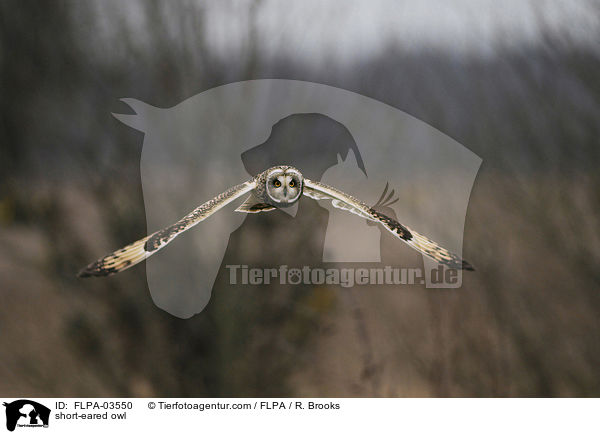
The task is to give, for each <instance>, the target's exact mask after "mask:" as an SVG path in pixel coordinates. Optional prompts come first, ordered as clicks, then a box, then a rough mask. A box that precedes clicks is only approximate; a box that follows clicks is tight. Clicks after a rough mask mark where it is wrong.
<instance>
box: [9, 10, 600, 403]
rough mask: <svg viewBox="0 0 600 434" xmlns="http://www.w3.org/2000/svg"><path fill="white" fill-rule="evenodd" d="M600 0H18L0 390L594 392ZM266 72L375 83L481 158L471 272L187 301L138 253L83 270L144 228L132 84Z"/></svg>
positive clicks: (198, 81)
mask: <svg viewBox="0 0 600 434" xmlns="http://www.w3.org/2000/svg"><path fill="white" fill-rule="evenodd" d="M599 6H600V4H599V3H598V2H597V1H585V0H581V1H577V2H566V1H565V2H563V1H558V0H555V1H550V0H548V1H542V2H538V1H533V0H528V1H517V0H511V1H508V2H501V3H498V2H493V1H492V0H484V1H478V2H474V1H471V2H469V1H466V0H462V1H461V0H455V1H441V0H440V1H438V0H428V1H422V2H407V1H400V2H367V1H356V2H341V1H331V2H327V3H324V2H317V1H314V0H311V1H304V2H299V1H297V2H287V3H282V2H276V1H274V0H271V1H266V0H265V1H223V2H211V3H209V2H200V1H178V2H168V3H167V2H158V1H141V0H139V1H138V0H133V1H128V2H119V1H116V0H112V1H102V2H100V1H89V2H76V1H59V2H52V3H34V2H18V1H3V2H2V3H1V5H0V24H1V25H0V65H1V67H0V79H1V82H2V95H1V97H0V107H1V109H0V113H1V119H2V120H1V123H0V126H1V127H0V134H1V135H0V152H1V153H0V291H1V296H2V302H1V303H0V366H2V369H1V370H0V395H2V396H28V397H36V396H38V397H39V396H132V397H142V396H190V397H191V396H216V397H220V396H270V397H275V396H332V397H333V396H364V397H368V396H378V397H384V396H390V397H392V396H394V397H395V396H476V397H480V396H486V397H487V396H510V397H529V396H544V397H553V396H598V395H600V374H599V372H598V366H600V345H599V342H600V267H598V263H599V261H600V235H599V231H598V229H599V227H598V217H599V215H600V172H599V171H598V169H597V165H598V163H599V162H600V158H599V157H600V143H599V140H598V136H599V132H600V131H599V130H600V45H599V44H598V41H599V40H600V9H599ZM258 78H286V79H295V80H305V81H313V82H318V83H323V84H327V85H331V86H336V87H340V88H343V89H347V90H350V91H353V92H357V93H360V94H363V95H366V96H368V97H371V98H374V99H377V100H380V101H382V102H385V103H387V104H389V105H391V106H393V107H396V108H398V109H400V110H404V111H406V112H407V113H409V114H411V115H413V116H415V117H417V118H419V119H421V120H422V121H424V122H427V123H428V124H430V125H431V126H433V127H435V128H437V129H439V130H440V131H442V132H444V133H445V134H448V135H449V136H451V137H452V138H454V139H455V140H457V141H458V142H460V143H462V144H463V145H465V146H466V147H468V148H469V149H470V150H472V151H473V152H475V153H476V154H477V155H479V156H480V157H481V158H482V159H483V165H482V166H481V169H480V171H479V174H478V177H477V179H476V182H475V185H474V188H473V191H472V195H471V201H470V205H469V209H468V212H467V219H466V224H465V235H464V242H463V253H464V256H465V257H466V258H468V259H470V260H471V261H472V262H474V263H475V264H476V265H477V271H476V272H475V273H469V274H465V275H464V276H463V287H462V288H461V289H459V290H427V289H424V288H422V287H401V288H393V287H378V288H369V289H364V288H355V289H354V290H348V289H344V288H336V287H308V288H299V289H297V290H291V289H289V288H281V287H277V288H270V287H268V286H266V287H259V288H253V289H248V288H238V287H232V288H229V287H227V285H225V284H223V285H222V286H224V287H216V288H215V290H214V291H213V294H212V299H211V301H210V303H209V305H208V306H207V308H206V309H205V310H204V311H203V312H202V313H201V314H199V315H197V316H195V317H193V318H191V319H188V320H182V319H178V318H175V317H173V316H171V315H169V314H167V313H166V312H164V311H162V310H160V309H159V308H157V307H156V306H155V305H154V304H153V302H152V299H151V297H150V295H149V294H148V288H147V284H146V279H145V274H144V273H145V270H144V267H143V266H139V267H136V268H133V269H131V270H129V271H128V272H126V273H124V274H122V275H116V276H113V277H111V278H108V279H92V280H84V281H82V280H78V279H77V278H75V274H76V272H77V271H78V270H79V269H80V268H81V267H82V266H83V265H85V264H87V263H89V262H90V261H91V260H93V259H95V258H96V257H99V256H100V255H103V254H105V253H108V252H109V251H112V250H114V249H115V248H117V247H120V246H122V245H123V244H125V243H128V242H130V241H132V240H135V239H138V238H140V237H142V236H144V235H145V234H146V219H145V215H144V203H143V200H142V190H141V183H140V153H141V149H142V142H143V135H142V133H140V132H137V131H135V130H133V129H131V128H129V127H127V126H125V125H123V124H121V123H120V122H118V121H117V120H116V119H114V118H113V117H112V115H111V113H112V112H118V113H128V112H130V111H128V110H130V109H128V107H127V106H126V105H124V104H123V103H121V102H120V101H119V98H122V97H131V98H136V99H140V100H142V101H145V102H147V103H149V104H152V105H155V106H158V107H171V106H173V105H175V104H178V103H179V102H181V101H183V100H184V99H186V98H189V97H190V96H193V95H195V94H197V93H199V92H202V91H204V90H207V89H210V88H212V87H215V86H218V85H222V84H226V83H231V82H235V81H240V80H249V79H258ZM232 237H234V238H235V239H236V242H237V245H240V246H241V247H240V249H243V246H244V241H243V240H244V237H250V238H251V234H249V233H248V231H246V233H244V232H243V231H242V232H239V233H235V234H234V235H232ZM235 253H236V252H234V253H232V254H235ZM242 253H243V252H242ZM242 253H241V252H237V255H238V256H239V255H242ZM173 284H174V285H175V284H176V282H174V283H173ZM219 289H221V290H219Z"/></svg>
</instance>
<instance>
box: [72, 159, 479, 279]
mask: <svg viewBox="0 0 600 434" xmlns="http://www.w3.org/2000/svg"><path fill="white" fill-rule="evenodd" d="M386 189H387V187H386ZM246 193H250V196H249V197H248V198H247V199H246V201H245V202H244V203H242V204H241V205H240V206H239V207H238V208H237V209H236V211H238V212H246V213H257V212H264V211H272V210H274V209H277V208H286V207H289V206H292V205H294V204H295V203H296V202H297V201H298V200H299V199H300V197H302V195H304V196H308V197H309V198H311V199H315V200H331V202H332V204H333V206H334V207H336V208H340V209H343V210H346V211H349V212H351V213H354V214H356V215H358V216H360V217H362V218H364V219H367V220H369V221H372V222H375V223H378V224H381V225H383V226H384V227H385V228H386V229H387V230H388V231H390V232H391V233H392V234H394V235H395V236H396V237H398V238H400V239H401V240H402V241H404V242H406V243H407V244H408V245H409V246H411V247H412V248H413V249H415V250H417V251H419V252H421V253H423V254H425V255H427V256H429V257H430V258H433V259H434V260H436V261H437V262H439V263H440V264H443V265H446V266H448V267H450V268H457V269H465V270H473V269H474V268H473V267H472V266H471V264H469V263H468V262H467V261H464V260H462V259H461V258H460V257H459V256H458V255H456V254H454V253H452V252H450V251H448V250H446V249H444V248H443V247H441V246H439V245H438V244H437V243H435V242H434V241H431V240H430V239H429V238H427V237H425V236H423V235H421V234H419V233H417V232H415V231H413V230H412V229H410V228H408V227H407V226H404V225H402V224H400V223H398V222H397V221H396V220H394V219H393V218H390V217H388V216H387V215H385V214H383V213H381V212H379V211H377V210H376V209H374V208H373V207H370V206H369V205H367V204H365V203H364V202H361V201H360V200H358V199H356V198H354V197H352V196H350V195H348V194H346V193H343V192H342V191H340V190H338V189H336V188H333V187H330V186H328V185H325V184H321V183H320V182H317V181H311V180H309V179H306V178H304V177H303V176H302V174H301V173H300V171H298V169H296V168H294V167H291V166H276V167H272V168H270V169H268V170H265V171H264V172H262V173H260V174H259V175H257V176H255V177H254V178H253V179H251V180H249V181H247V182H244V183H243V184H239V185H236V186H234V187H231V188H230V189H229V190H227V191H225V192H223V193H221V194H220V195H218V196H216V197H215V198H213V199H211V200H209V201H208V202H206V203H203V204H202V205H200V206H199V207H198V208H196V209H195V210H193V211H192V212H191V213H189V214H188V215H186V216H185V217H183V218H182V219H181V220H179V221H178V222H176V223H174V224H172V225H171V226H168V227H166V228H164V229H161V230H160V231H158V232H155V233H153V234H151V235H148V236H147V237H145V238H142V239H141V240H138V241H136V242H134V243H132V244H129V245H128V246H125V247H123V248H122V249H119V250H117V251H116V252H113V253H111V254H110V255H107V256H105V257H104V258H101V259H99V260H97V261H96V262H94V263H92V264H90V265H88V266H87V267H86V268H84V269H83V270H81V271H80V272H79V276H80V277H87V276H106V275H109V274H113V273H118V272H119V271H123V270H126V269H127V268H129V267H132V266H133V265H135V264H137V263H139V262H141V261H143V260H144V259H146V258H148V257H149V256H151V255H153V254H154V253H156V252H157V251H158V250H160V249H162V248H163V247H164V246H166V245H167V244H168V243H170V242H171V241H172V240H173V238H175V237H176V236H177V235H179V234H181V233H182V232H184V231H186V230H188V229H190V228H191V227H192V226H194V225H196V224H198V223H200V222H201V221H202V220H204V219H206V218H208V217H210V216H211V215H212V214H214V213H215V212H217V211H218V210H220V209H221V208H223V207H224V206H225V205H227V204H228V203H230V202H232V201H234V200H235V199H237V198H239V197H240V196H242V195H244V194H246ZM384 194H385V192H384Z"/></svg>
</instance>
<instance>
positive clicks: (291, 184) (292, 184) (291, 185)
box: [290, 179, 296, 188]
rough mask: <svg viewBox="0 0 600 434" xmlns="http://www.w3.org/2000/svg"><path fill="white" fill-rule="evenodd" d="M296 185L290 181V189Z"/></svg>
mask: <svg viewBox="0 0 600 434" xmlns="http://www.w3.org/2000/svg"><path fill="white" fill-rule="evenodd" d="M295 185H296V183H295V182H294V180H293V179H292V180H291V181H290V188H294V186H295Z"/></svg>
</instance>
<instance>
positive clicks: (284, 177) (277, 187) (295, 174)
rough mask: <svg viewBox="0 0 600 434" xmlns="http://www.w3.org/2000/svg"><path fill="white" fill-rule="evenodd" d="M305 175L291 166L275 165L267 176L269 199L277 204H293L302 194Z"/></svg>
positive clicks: (282, 205) (283, 205) (280, 205)
mask: <svg viewBox="0 0 600 434" xmlns="http://www.w3.org/2000/svg"><path fill="white" fill-rule="evenodd" d="M303 183H304V177H303V176H302V174H301V173H300V172H299V171H298V170H297V169H295V168H293V167H291V166H282V167H274V168H273V169H270V171H269V172H268V173H267V176H266V186H265V187H266V190H267V195H268V196H269V199H271V200H272V201H273V202H274V203H275V204H276V205H277V206H279V207H285V206H290V205H293V204H294V203H295V202H296V201H297V200H298V199H300V196H302V188H303Z"/></svg>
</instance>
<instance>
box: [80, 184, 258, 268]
mask: <svg viewBox="0 0 600 434" xmlns="http://www.w3.org/2000/svg"><path fill="white" fill-rule="evenodd" d="M254 187H256V183H255V182H254V181H253V180H252V181H248V182H245V183H243V184H239V185H236V186H235V187H231V188H230V189H229V190H227V191H224V192H223V193H221V194H220V195H218V196H217V197H215V198H213V199H211V200H209V201H208V202H205V203H203V204H202V205H200V206H199V207H198V208H196V209H195V210H193V211H192V212H191V213H189V214H188V215H186V216H185V217H183V218H182V219H181V220H179V221H178V222H177V223H174V224H172V225H171V226H168V227H166V228H164V229H161V230H160V231H157V232H154V233H153V234H151V235H148V236H147V237H144V238H142V239H141V240H138V241H136V242H134V243H132V244H129V245H128V246H125V247H123V248H122V249H119V250H117V251H115V252H113V253H111V254H110V255H107V256H105V257H103V258H101V259H98V260H97V261H96V262H94V263H92V264H90V265H88V266H87V267H85V268H84V269H83V270H81V271H80V272H79V274H78V276H79V277H89V276H108V275H109V274H114V273H118V272H119V271H123V270H126V269H127V268H129V267H132V266H134V265H135V264H137V263H139V262H142V261H143V260H144V259H146V258H148V257H149V256H151V255H153V254H154V253H156V252H157V251H158V250H160V249H162V248H163V247H164V246H166V245H167V244H169V243H170V242H171V241H172V240H173V238H175V237H176V236H177V235H179V234H180V233H182V232H185V231H187V230H188V229H189V228H191V227H193V226H195V225H197V224H198V223H200V222H201V221H202V220H205V219H206V218H208V217H210V216H211V215H212V214H214V213H215V212H217V211H218V210H220V209H221V208H223V207H224V206H225V205H227V204H228V203H230V202H232V201H234V200H235V199H237V198H238V197H240V196H242V195H243V194H245V193H248V192H249V191H252V190H253V189H254Z"/></svg>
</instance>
